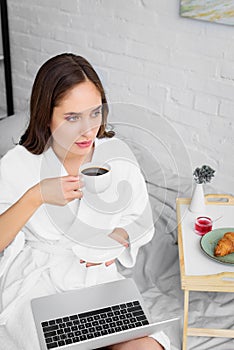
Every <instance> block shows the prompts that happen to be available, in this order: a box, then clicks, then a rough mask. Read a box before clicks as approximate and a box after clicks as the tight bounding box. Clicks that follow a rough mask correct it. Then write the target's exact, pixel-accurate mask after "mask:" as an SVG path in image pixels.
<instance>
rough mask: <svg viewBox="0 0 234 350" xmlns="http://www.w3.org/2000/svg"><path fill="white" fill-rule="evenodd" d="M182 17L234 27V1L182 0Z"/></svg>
mask: <svg viewBox="0 0 234 350" xmlns="http://www.w3.org/2000/svg"><path fill="white" fill-rule="evenodd" d="M180 15H181V16H182V17H189V18H194V19H199V20H203V21H210V22H216V23H222V24H228V25H234V0H180Z"/></svg>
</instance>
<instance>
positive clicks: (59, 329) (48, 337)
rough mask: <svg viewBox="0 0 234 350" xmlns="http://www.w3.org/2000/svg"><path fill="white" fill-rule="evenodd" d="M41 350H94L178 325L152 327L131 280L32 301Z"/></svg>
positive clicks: (170, 320)
mask: <svg viewBox="0 0 234 350" xmlns="http://www.w3.org/2000/svg"><path fill="white" fill-rule="evenodd" d="M31 307H32V312H33V317H34V321H35V325H36V329H37V334H38V339H39V342H40V347H41V350H48V349H58V350H65V349H66V350H80V349H82V350H92V349H98V348H102V347H105V346H109V345H112V344H117V343H120V342H123V341H127V340H130V339H135V338H139V337H143V336H147V335H150V334H152V333H154V332H159V331H162V330H164V329H165V328H166V327H168V326H172V325H173V324H175V323H176V322H178V318H172V319H167V320H164V321H161V322H156V323H151V321H150V316H149V312H148V311H147V309H146V307H145V305H144V301H143V299H142V297H141V294H140V292H139V290H138V288H137V286H136V284H135V282H134V281H133V279H131V278H127V279H123V280H118V281H114V282H108V283H104V284H99V285H95V286H91V287H87V288H82V289H76V290H71V291H67V292H62V293H57V294H53V295H49V296H45V297H39V298H35V299H32V301H31Z"/></svg>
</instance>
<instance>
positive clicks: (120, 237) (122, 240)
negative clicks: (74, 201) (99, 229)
mask: <svg viewBox="0 0 234 350" xmlns="http://www.w3.org/2000/svg"><path fill="white" fill-rule="evenodd" d="M109 237H110V238H112V239H114V240H115V241H117V242H118V243H120V244H122V245H123V246H124V247H126V248H128V247H129V242H128V241H127V240H126V238H125V237H123V235H122V234H121V232H119V231H117V230H114V231H113V232H111V233H110V234H109Z"/></svg>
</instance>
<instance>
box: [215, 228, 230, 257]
mask: <svg viewBox="0 0 234 350" xmlns="http://www.w3.org/2000/svg"><path fill="white" fill-rule="evenodd" d="M233 252H234V232H226V233H225V235H224V236H223V237H222V238H221V239H220V240H219V241H218V243H217V245H216V247H215V249H214V255H215V256H225V255H228V254H231V253H233Z"/></svg>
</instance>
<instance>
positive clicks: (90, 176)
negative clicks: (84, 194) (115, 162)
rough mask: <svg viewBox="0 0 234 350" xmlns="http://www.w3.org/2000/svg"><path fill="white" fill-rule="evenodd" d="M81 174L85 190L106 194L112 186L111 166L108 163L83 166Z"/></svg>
mask: <svg viewBox="0 0 234 350" xmlns="http://www.w3.org/2000/svg"><path fill="white" fill-rule="evenodd" d="M80 173H81V175H82V179H83V181H84V186H85V189H87V191H89V192H91V193H101V192H104V191H105V190H106V189H107V188H108V187H109V186H110V184H111V166H110V165H109V164H108V163H104V164H103V165H98V164H95V163H92V162H90V163H85V164H83V165H81V167H80Z"/></svg>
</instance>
